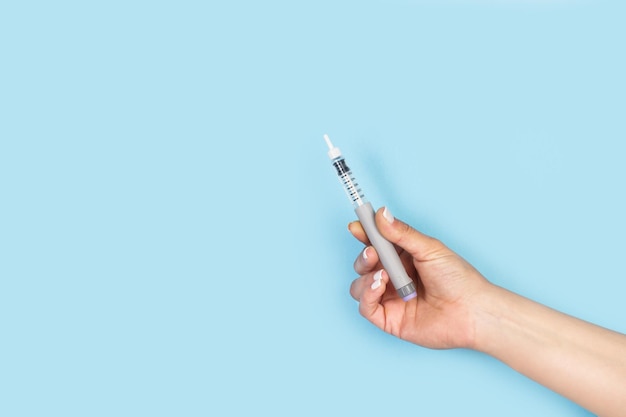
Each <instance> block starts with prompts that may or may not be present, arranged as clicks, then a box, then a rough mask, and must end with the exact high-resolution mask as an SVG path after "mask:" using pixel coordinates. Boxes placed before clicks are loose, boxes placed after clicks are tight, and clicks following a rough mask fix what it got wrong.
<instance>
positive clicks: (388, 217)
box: [383, 207, 395, 223]
mask: <svg viewBox="0 0 626 417" xmlns="http://www.w3.org/2000/svg"><path fill="white" fill-rule="evenodd" d="M383 217H384V218H385V220H387V221H388V222H389V223H393V221H394V220H395V218H394V217H393V214H391V212H390V211H389V209H388V208H387V207H385V208H384V209H383Z"/></svg>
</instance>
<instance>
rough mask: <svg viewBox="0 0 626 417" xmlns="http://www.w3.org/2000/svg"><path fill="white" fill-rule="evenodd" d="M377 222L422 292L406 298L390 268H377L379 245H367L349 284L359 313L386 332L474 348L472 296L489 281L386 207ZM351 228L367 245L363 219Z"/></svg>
mask: <svg viewBox="0 0 626 417" xmlns="http://www.w3.org/2000/svg"><path fill="white" fill-rule="evenodd" d="M376 225H377V227H378V229H379V231H380V233H381V234H382V235H383V236H384V237H385V238H386V239H387V240H389V241H390V242H391V243H393V244H395V245H396V248H397V249H398V253H399V254H400V258H401V259H402V262H403V264H404V266H405V268H406V271H407V273H408V274H409V276H410V277H411V278H412V279H413V280H414V281H415V283H416V288H417V293H418V296H417V298H414V299H412V300H409V301H408V302H404V301H403V300H402V299H401V298H400V297H399V296H398V294H397V293H396V290H395V288H393V285H390V283H389V276H388V275H387V273H386V272H385V271H384V270H382V272H379V271H381V268H382V265H381V263H380V262H379V259H378V254H377V253H376V249H374V247H372V246H367V247H366V248H365V249H364V250H363V251H362V252H361V254H360V255H359V256H358V257H357V259H356V261H355V262H354V269H355V271H356V272H357V273H358V274H359V275H361V276H360V277H359V278H357V279H356V280H354V282H353V283H352V285H351V287H350V294H351V295H352V297H354V299H355V300H357V301H359V311H360V313H361V315H363V316H364V317H365V318H366V319H368V320H369V321H370V322H372V323H373V324H374V325H376V326H377V327H379V328H380V329H382V330H384V331H385V332H387V333H390V334H392V335H394V336H397V337H399V338H401V339H404V340H407V341H409V342H413V343H416V344H418V345H421V346H424V347H428V348H432V349H448V348H456V347H467V348H473V347H474V341H475V325H474V319H475V318H474V314H473V311H472V306H473V305H474V298H475V297H476V296H478V295H479V294H480V293H481V291H482V290H483V289H485V288H486V287H487V286H490V284H489V283H488V282H487V280H485V278H483V277H482V275H481V274H480V273H479V272H478V271H476V269H474V268H473V267H472V266H471V265H470V264H469V263H467V262H466V261H465V260H464V259H463V258H461V257H460V256H458V255H457V254H456V253H454V252H453V251H451V250H450V249H448V248H447V247H446V246H445V245H444V244H443V243H441V242H440V241H438V240H437V239H434V238H431V237H429V236H426V235H424V234H422V233H420V232H418V231H417V230H415V229H413V228H412V227H410V226H409V225H407V224H406V223H404V222H402V221H400V220H397V219H394V217H393V216H392V215H391V213H390V212H389V210H388V209H386V208H385V209H380V210H378V212H377V213H376ZM348 229H349V230H350V232H351V233H352V234H353V235H354V237H355V238H357V239H358V240H359V241H361V242H363V243H365V244H366V245H369V241H368V239H367V236H366V234H365V231H364V230H363V227H362V226H361V224H360V222H358V221H356V222H353V223H350V224H349V225H348ZM364 254H365V255H364ZM375 278H380V279H379V280H378V282H380V285H379V284H378V283H376V284H375ZM373 284H374V285H373Z"/></svg>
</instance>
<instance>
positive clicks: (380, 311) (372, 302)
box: [350, 269, 389, 329]
mask: <svg viewBox="0 0 626 417" xmlns="http://www.w3.org/2000/svg"><path fill="white" fill-rule="evenodd" d="M388 283H389V275H387V272H386V271H385V270H383V269H380V270H378V271H376V272H370V273H368V274H365V275H363V276H361V277H359V278H357V279H355V280H354V281H353V282H352V285H351V286H350V295H352V297H353V298H354V299H355V300H357V301H359V313H361V315H362V316H363V317H365V318H366V319H367V320H369V321H370V322H372V323H373V324H374V325H375V326H378V327H380V328H381V329H383V328H384V325H385V308H384V307H383V306H382V304H381V300H382V298H383V295H384V294H385V291H386V290H387V284H388Z"/></svg>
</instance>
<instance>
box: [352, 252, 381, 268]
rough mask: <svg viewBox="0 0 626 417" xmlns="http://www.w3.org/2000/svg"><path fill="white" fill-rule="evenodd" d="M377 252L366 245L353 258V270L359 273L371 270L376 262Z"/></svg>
mask: <svg viewBox="0 0 626 417" xmlns="http://www.w3.org/2000/svg"><path fill="white" fill-rule="evenodd" d="M378 260H379V259H378V253H377V252H376V249H374V247H372V246H366V247H365V248H364V249H363V250H362V251H361V253H360V254H359V256H357V257H356V259H355V260H354V270H355V271H356V273H357V274H359V275H365V274H367V273H368V272H371V271H373V270H374V268H375V267H376V264H378Z"/></svg>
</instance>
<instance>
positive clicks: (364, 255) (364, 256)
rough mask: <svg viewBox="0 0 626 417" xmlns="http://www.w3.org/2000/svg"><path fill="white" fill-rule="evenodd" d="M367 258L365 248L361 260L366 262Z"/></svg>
mask: <svg viewBox="0 0 626 417" xmlns="http://www.w3.org/2000/svg"><path fill="white" fill-rule="evenodd" d="M367 258H369V256H367V248H365V249H363V260H365V261H367Z"/></svg>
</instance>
